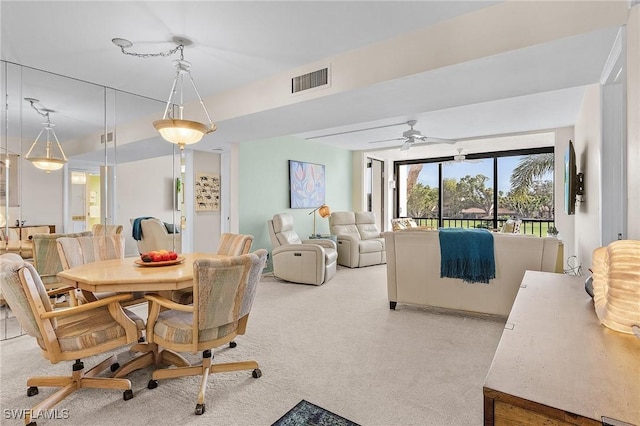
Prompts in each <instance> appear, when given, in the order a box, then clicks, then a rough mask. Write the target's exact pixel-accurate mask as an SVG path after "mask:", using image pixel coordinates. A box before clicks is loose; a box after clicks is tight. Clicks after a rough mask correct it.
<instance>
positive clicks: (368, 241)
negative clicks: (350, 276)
mask: <svg viewBox="0 0 640 426" xmlns="http://www.w3.org/2000/svg"><path fill="white" fill-rule="evenodd" d="M329 228H330V231H331V234H332V235H336V236H337V239H338V264H339V265H342V266H348V267H349V268H361V267H363V266H371V265H379V264H382V263H387V252H386V249H385V245H384V237H382V234H381V233H380V230H379V229H378V226H377V225H376V216H375V214H374V213H372V212H356V213H354V212H335V213H332V214H331V216H329Z"/></svg>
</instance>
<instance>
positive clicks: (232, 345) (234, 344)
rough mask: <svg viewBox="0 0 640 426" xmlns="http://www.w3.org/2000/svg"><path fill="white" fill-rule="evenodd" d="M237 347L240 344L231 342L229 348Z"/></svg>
mask: <svg viewBox="0 0 640 426" xmlns="http://www.w3.org/2000/svg"><path fill="white" fill-rule="evenodd" d="M236 346H238V344H237V343H236V342H229V347H230V348H235V347H236Z"/></svg>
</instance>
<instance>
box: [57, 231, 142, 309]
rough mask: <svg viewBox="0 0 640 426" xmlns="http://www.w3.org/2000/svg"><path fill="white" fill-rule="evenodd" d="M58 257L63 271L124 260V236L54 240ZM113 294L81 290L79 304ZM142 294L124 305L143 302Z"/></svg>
mask: <svg viewBox="0 0 640 426" xmlns="http://www.w3.org/2000/svg"><path fill="white" fill-rule="evenodd" d="M56 244H57V249H58V255H59V256H60V262H61V264H62V268H63V269H69V268H74V267H76V266H80V265H84V264H86V263H91V262H98V261H101V260H111V259H124V247H125V236H124V235H122V234H111V235H100V236H82V237H62V238H58V239H57V240H56ZM114 294H115V293H92V292H90V291H87V290H81V291H80V293H79V294H78V301H79V302H80V303H87V302H95V301H96V300H99V299H101V298H103V297H109V296H113V295H114ZM143 301H144V299H143V293H142V292H136V293H134V294H133V299H132V300H128V301H127V303H125V305H130V304H135V303H141V302H143Z"/></svg>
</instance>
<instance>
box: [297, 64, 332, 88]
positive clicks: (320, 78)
mask: <svg viewBox="0 0 640 426" xmlns="http://www.w3.org/2000/svg"><path fill="white" fill-rule="evenodd" d="M327 84H329V68H322V69H321V70H318V71H313V72H310V73H308V74H303V75H299V76H298V77H293V78H292V79H291V93H298V92H302V91H303V90H309V89H313V88H314V87H319V86H325V85H327Z"/></svg>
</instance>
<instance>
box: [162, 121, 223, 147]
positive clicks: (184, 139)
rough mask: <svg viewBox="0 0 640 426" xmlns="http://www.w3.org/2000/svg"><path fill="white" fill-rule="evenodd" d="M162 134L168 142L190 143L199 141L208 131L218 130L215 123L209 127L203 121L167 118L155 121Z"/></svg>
mask: <svg viewBox="0 0 640 426" xmlns="http://www.w3.org/2000/svg"><path fill="white" fill-rule="evenodd" d="M153 127H155V128H156V129H157V130H158V132H160V136H162V138H163V139H164V140H166V141H168V142H171V143H175V144H178V145H190V144H193V143H196V142H199V141H200V139H202V137H203V136H204V135H206V134H207V133H211V132H213V131H214V130H216V126H215V124H214V125H212V127H211V128H210V127H207V126H206V125H204V124H202V123H198V122H197V121H190V120H174V119H165V120H157V121H154V122H153Z"/></svg>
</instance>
